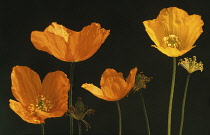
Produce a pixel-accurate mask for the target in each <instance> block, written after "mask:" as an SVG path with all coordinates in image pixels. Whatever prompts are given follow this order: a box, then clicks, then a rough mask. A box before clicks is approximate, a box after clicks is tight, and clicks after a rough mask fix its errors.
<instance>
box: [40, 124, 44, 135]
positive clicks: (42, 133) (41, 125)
mask: <svg viewBox="0 0 210 135" xmlns="http://www.w3.org/2000/svg"><path fill="white" fill-rule="evenodd" d="M41 126H42V135H44V123H42V124H41Z"/></svg>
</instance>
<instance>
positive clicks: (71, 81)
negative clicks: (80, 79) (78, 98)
mask: <svg viewBox="0 0 210 135" xmlns="http://www.w3.org/2000/svg"><path fill="white" fill-rule="evenodd" d="M73 73H74V63H73V62H71V64H70V84H71V85H70V91H69V109H70V108H71V106H72V88H73ZM73 120H74V119H73V117H70V135H73V134H74V125H73V124H74V123H73Z"/></svg>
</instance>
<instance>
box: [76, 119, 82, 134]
mask: <svg viewBox="0 0 210 135" xmlns="http://www.w3.org/2000/svg"><path fill="white" fill-rule="evenodd" d="M77 123H78V131H79V135H81V134H82V130H81V122H80V120H77Z"/></svg>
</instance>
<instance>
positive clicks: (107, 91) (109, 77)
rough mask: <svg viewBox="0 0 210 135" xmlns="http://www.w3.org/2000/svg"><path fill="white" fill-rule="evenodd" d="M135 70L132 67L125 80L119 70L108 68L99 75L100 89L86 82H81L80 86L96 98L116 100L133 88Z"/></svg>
mask: <svg viewBox="0 0 210 135" xmlns="http://www.w3.org/2000/svg"><path fill="white" fill-rule="evenodd" d="M137 70H138V69H137V68H134V69H132V70H131V71H130V74H129V76H128V77H127V78H126V81H125V79H124V78H123V74H122V73H121V72H119V73H117V72H116V71H115V70H114V69H109V68H108V69H106V70H105V71H104V73H103V74H102V76H101V82H100V85H101V89H100V88H98V87H96V86H95V85H93V84H88V83H85V84H83V85H82V88H84V89H86V90H88V91H90V92H91V93H92V94H93V95H95V96H96V97H98V98H101V99H104V100H107V101H118V100H120V99H122V98H123V97H125V96H126V95H127V94H128V92H129V91H130V90H131V89H132V88H133V86H134V82H135V76H136V72H137Z"/></svg>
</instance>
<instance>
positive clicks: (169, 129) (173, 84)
mask: <svg viewBox="0 0 210 135" xmlns="http://www.w3.org/2000/svg"><path fill="white" fill-rule="evenodd" d="M175 79H176V57H173V72H172V81H171V93H170V99H169V107H168V135H171V114H172V105H173V96H174V86H175Z"/></svg>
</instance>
